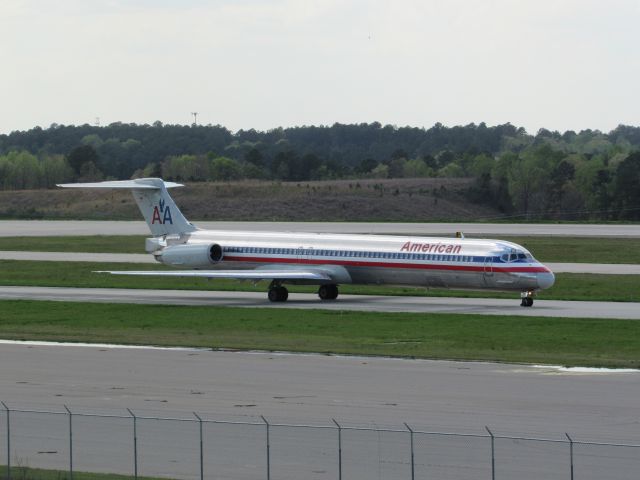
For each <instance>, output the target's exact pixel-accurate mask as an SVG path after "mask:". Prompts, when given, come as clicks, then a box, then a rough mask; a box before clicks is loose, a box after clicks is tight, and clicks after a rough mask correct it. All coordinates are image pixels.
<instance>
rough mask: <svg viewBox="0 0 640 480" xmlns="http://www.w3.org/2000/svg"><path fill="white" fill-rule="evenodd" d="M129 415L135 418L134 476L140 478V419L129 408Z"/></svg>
mask: <svg viewBox="0 0 640 480" xmlns="http://www.w3.org/2000/svg"><path fill="white" fill-rule="evenodd" d="M127 411H128V412H129V415H131V417H133V476H134V478H135V479H136V480H137V478H138V419H137V418H136V416H135V414H134V413H133V412H132V411H131V410H130V409H128V408H127Z"/></svg>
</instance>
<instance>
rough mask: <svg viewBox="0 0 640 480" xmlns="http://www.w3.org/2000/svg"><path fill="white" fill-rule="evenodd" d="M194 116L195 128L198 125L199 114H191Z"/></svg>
mask: <svg viewBox="0 0 640 480" xmlns="http://www.w3.org/2000/svg"><path fill="white" fill-rule="evenodd" d="M191 115H193V126H194V127H195V126H196V125H197V124H198V112H191Z"/></svg>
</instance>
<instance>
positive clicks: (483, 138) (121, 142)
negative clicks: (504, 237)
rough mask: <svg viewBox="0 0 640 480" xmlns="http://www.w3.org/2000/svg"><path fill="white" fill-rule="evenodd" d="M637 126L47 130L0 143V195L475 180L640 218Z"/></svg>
mask: <svg viewBox="0 0 640 480" xmlns="http://www.w3.org/2000/svg"><path fill="white" fill-rule="evenodd" d="M639 151H640V128H639V127H631V126H624V125H621V126H619V127H617V128H616V129H615V130H612V131H611V132H609V133H603V132H600V131H598V130H583V131H580V132H573V131H567V132H564V133H560V132H556V131H549V130H546V129H541V130H539V131H538V132H537V133H536V134H535V135H532V134H529V133H527V132H526V130H524V129H523V128H517V127H515V126H513V125H511V124H508V123H507V124H504V125H498V126H493V127H488V126H486V125H485V124H484V123H481V124H479V125H476V124H470V125H466V126H456V127H445V126H443V125H441V124H436V125H434V126H433V127H431V128H429V129H423V128H414V127H400V128H398V127H395V126H391V125H384V126H383V125H381V124H380V123H377V122H374V123H370V124H357V125H343V124H334V125H332V126H303V127H293V128H286V129H285V128H277V129H273V130H269V131H266V132H260V131H256V130H239V131H238V132H235V133H233V132H231V131H229V130H227V129H226V128H224V127H221V126H219V125H218V126H211V125H208V126H195V125H193V126H184V125H163V124H162V123H160V122H155V123H154V124H153V125H136V124H124V123H114V124H111V125H109V126H106V127H95V126H90V125H81V126H64V125H52V126H51V127H49V128H47V129H42V128H39V127H36V128H33V129H31V130H28V131H21V132H12V133H10V134H8V135H0V188H3V189H30V188H51V187H52V186H53V185H55V183H60V182H65V181H76V180H85V181H86V180H100V179H105V178H115V179H124V178H131V177H141V176H161V177H163V178H165V179H167V180H177V181H229V180H240V179H264V180H277V181H308V180H325V179H339V178H357V177H368V178H403V177H406V178H415V177H471V178H473V179H474V182H473V186H472V187H471V188H470V189H469V191H468V192H467V194H468V196H469V199H470V200H471V201H475V202H483V203H487V204H490V205H493V206H495V207H497V208H498V209H500V210H501V211H502V212H504V213H505V215H523V216H526V217H529V218H536V217H542V218H551V217H557V218H581V219H584V218H594V219H640V189H639V188H638V185H639V184H640V154H638V153H637V152H639Z"/></svg>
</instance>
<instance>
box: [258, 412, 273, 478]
mask: <svg viewBox="0 0 640 480" xmlns="http://www.w3.org/2000/svg"><path fill="white" fill-rule="evenodd" d="M260 418H262V421H263V422H264V424H265V425H266V426H267V480H271V443H270V442H269V422H267V419H266V418H264V415H260Z"/></svg>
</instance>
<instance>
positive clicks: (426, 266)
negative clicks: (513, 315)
mask: <svg viewBox="0 0 640 480" xmlns="http://www.w3.org/2000/svg"><path fill="white" fill-rule="evenodd" d="M224 260H228V261H232V262H247V263H290V264H294V265H342V266H345V267H383V268H408V269H422V270H458V271H464V272H484V271H487V272H497V273H547V272H549V269H548V268H547V267H544V266H540V267H499V266H496V265H493V264H492V265H487V266H486V267H485V266H481V265H480V266H478V265H442V264H432V263H396V262H369V261H361V262H359V261H353V260H319V259H318V260H315V259H311V258H283V257H236V256H233V255H231V256H228V255H225V257H224Z"/></svg>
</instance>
